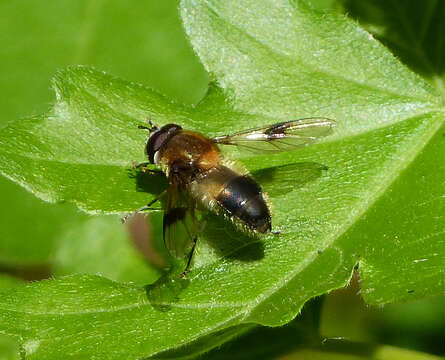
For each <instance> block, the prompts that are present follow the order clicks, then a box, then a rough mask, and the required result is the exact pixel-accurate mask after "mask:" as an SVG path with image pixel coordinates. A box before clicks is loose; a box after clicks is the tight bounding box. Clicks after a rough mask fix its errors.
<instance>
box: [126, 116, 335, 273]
mask: <svg viewBox="0 0 445 360" xmlns="http://www.w3.org/2000/svg"><path fill="white" fill-rule="evenodd" d="M149 125H150V126H149V127H147V126H142V125H141V126H139V128H141V129H146V130H148V131H149V138H148V141H147V144H146V147H145V153H146V155H147V157H148V160H149V162H146V163H142V164H139V165H137V167H141V166H142V167H144V168H145V169H146V170H147V168H146V165H149V164H155V165H158V166H159V167H160V169H161V170H160V171H159V170H157V172H163V173H164V174H165V175H166V176H167V178H168V187H167V189H166V190H164V191H163V192H162V193H161V194H159V195H158V196H157V197H156V198H155V199H153V200H152V201H151V202H150V203H149V204H147V205H146V206H144V207H142V208H140V209H138V210H136V212H139V211H143V210H148V209H150V208H151V206H152V205H153V204H154V203H155V202H156V201H158V200H159V199H161V198H162V197H163V196H165V195H166V196H167V206H166V209H165V212H164V223H163V237H164V243H165V245H166V247H167V249H168V250H169V252H170V253H171V254H172V255H173V256H174V257H177V258H184V257H185V255H186V254H187V252H188V254H189V255H188V261H187V265H186V267H185V269H184V272H183V273H182V274H181V276H182V277H184V276H185V274H186V273H187V271H188V270H189V268H190V264H191V261H192V257H193V253H194V250H195V247H196V242H197V239H198V233H199V228H200V224H199V221H198V220H197V216H196V210H197V209H199V208H201V209H202V208H204V209H208V210H210V211H211V212H214V213H216V214H218V215H223V216H224V217H226V218H228V219H230V220H232V221H233V222H234V223H235V224H237V225H240V226H241V227H242V228H244V229H245V230H247V231H249V232H251V233H254V234H259V233H266V232H270V231H271V229H272V226H271V216H270V210H269V205H268V203H267V201H266V198H265V196H264V194H263V191H262V189H261V187H260V185H259V184H258V183H257V182H256V181H255V180H254V179H253V178H252V177H251V176H250V175H249V174H248V173H242V172H240V171H238V170H236V169H235V168H234V166H233V163H232V162H228V161H227V160H226V159H225V158H224V157H223V156H222V155H221V152H220V149H219V147H218V146H219V145H232V146H237V147H238V148H239V149H240V150H244V149H245V150H248V151H251V152H256V153H277V152H282V151H288V150H292V149H295V148H298V147H302V146H305V145H308V144H311V143H313V142H314V141H315V140H317V139H318V138H320V137H323V136H326V135H328V134H329V133H330V132H331V130H332V127H333V125H334V121H333V120H330V119H326V118H305V119H298V120H292V121H285V122H279V123H276V124H272V125H268V126H264V127H258V128H254V129H249V130H245V131H241V132H237V133H234V134H232V135H223V136H217V137H214V138H208V137H206V136H204V135H202V134H200V133H198V132H194V131H189V130H184V129H182V127H181V126H179V125H177V124H167V125H164V126H162V127H158V126H156V125H154V124H153V123H152V122H151V120H149ZM147 171H151V172H156V170H147ZM127 217H128V216H127ZM124 219H126V218H124Z"/></svg>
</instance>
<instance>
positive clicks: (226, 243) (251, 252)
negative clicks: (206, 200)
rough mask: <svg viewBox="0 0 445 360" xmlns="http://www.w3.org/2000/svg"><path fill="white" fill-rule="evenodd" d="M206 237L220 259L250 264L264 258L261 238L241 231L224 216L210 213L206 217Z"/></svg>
mask: <svg viewBox="0 0 445 360" xmlns="http://www.w3.org/2000/svg"><path fill="white" fill-rule="evenodd" d="M205 222H206V226H205V229H204V235H205V237H206V242H207V243H208V244H210V246H212V247H213V248H214V249H215V250H216V252H217V253H218V255H219V256H220V257H224V258H228V259H236V260H240V261H245V262H250V261H258V260H261V259H262V258H263V257H264V244H263V242H262V240H261V236H260V235H258V236H254V235H251V234H248V233H247V232H246V231H243V230H241V229H240V228H238V227H237V226H236V225H235V224H233V223H232V222H231V221H229V220H227V219H225V218H224V217H222V216H217V215H214V214H211V213H208V214H207V215H206V217H205Z"/></svg>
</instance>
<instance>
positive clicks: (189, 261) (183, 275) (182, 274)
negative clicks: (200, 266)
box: [179, 235, 198, 278]
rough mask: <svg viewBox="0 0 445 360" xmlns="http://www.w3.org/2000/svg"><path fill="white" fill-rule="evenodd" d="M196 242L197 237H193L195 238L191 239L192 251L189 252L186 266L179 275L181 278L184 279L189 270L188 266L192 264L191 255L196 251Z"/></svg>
mask: <svg viewBox="0 0 445 360" xmlns="http://www.w3.org/2000/svg"><path fill="white" fill-rule="evenodd" d="M197 242H198V236H197V235H195V237H194V238H193V246H192V250H190V255H189V258H188V260H187V265H186V266H185V269H184V271H183V272H182V273H181V275H179V276H180V277H182V278H185V276H186V275H187V273H188V272H189V270H190V265H191V263H192V259H193V255H194V253H195V249H196V243H197Z"/></svg>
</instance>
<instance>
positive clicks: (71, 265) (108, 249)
mask: <svg viewBox="0 0 445 360" xmlns="http://www.w3.org/2000/svg"><path fill="white" fill-rule="evenodd" d="M147 235H149V234H148V233H147ZM131 241H132V240H131V238H130V234H129V232H128V231H127V230H126V229H124V228H123V227H122V226H121V223H120V221H119V218H116V217H114V216H108V217H102V216H101V217H96V218H94V219H91V220H89V221H88V222H85V223H84V224H82V225H81V226H78V227H76V228H73V229H71V230H70V231H68V232H67V233H66V234H65V235H64V236H63V237H62V239H61V240H60V241H59V243H58V247H57V250H56V254H55V256H54V268H53V271H54V274H55V275H69V274H76V273H77V274H79V273H84V274H98V275H102V276H104V277H106V278H108V279H111V280H115V281H120V282H133V283H135V284H138V285H144V284H149V283H152V282H154V281H155V280H157V279H158V278H159V276H160V272H159V271H158V270H156V268H155V267H153V266H150V265H149V263H148V260H146V259H144V258H143V256H142V254H141V253H139V252H138V251H137V250H136V248H135V247H134V246H132V243H131ZM145 241H146V242H148V241H149V239H148V236H147V239H145Z"/></svg>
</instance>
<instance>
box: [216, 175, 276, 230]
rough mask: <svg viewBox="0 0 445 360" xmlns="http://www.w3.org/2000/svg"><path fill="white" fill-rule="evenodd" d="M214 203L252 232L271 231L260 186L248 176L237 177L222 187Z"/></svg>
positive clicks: (267, 210)
mask: <svg viewBox="0 0 445 360" xmlns="http://www.w3.org/2000/svg"><path fill="white" fill-rule="evenodd" d="M216 201H217V202H218V203H219V204H220V205H221V206H222V207H223V208H224V209H225V210H226V211H227V212H228V213H229V214H230V215H231V216H235V217H237V218H239V219H240V220H241V221H242V222H244V223H245V224H246V225H247V226H248V227H249V228H251V229H252V230H255V231H258V232H261V233H264V232H267V231H270V230H271V224H270V213H269V209H268V207H267V204H266V201H265V200H264V197H263V194H262V191H261V188H260V186H259V185H258V184H257V183H256V182H255V180H253V179H252V178H251V177H250V176H248V175H238V176H236V177H233V178H232V179H230V181H229V182H228V183H227V184H226V185H225V186H224V188H223V189H222V190H221V192H220V193H219V195H218V196H217V197H216Z"/></svg>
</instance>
